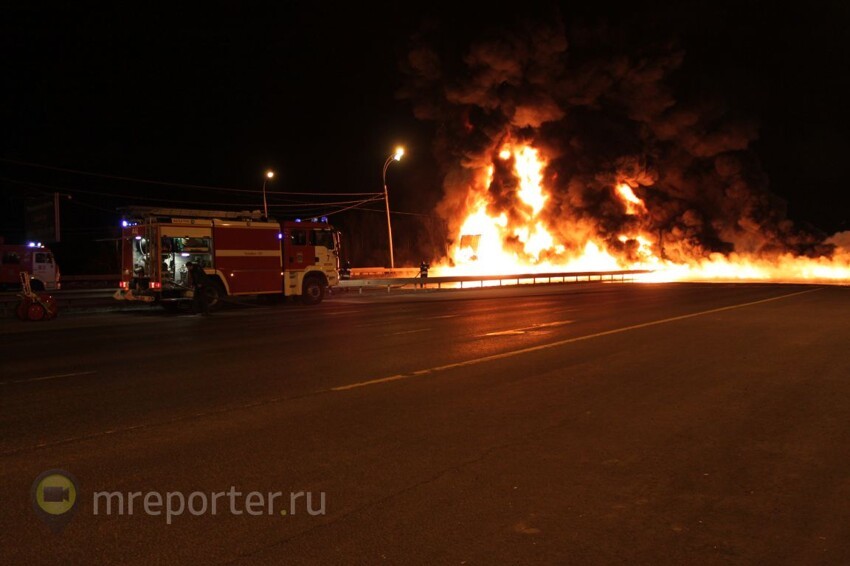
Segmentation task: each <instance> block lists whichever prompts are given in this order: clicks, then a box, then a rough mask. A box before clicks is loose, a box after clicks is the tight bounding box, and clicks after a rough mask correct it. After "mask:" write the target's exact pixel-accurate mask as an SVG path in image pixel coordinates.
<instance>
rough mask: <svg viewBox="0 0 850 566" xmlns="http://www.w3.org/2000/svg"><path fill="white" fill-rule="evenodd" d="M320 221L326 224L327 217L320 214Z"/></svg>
mask: <svg viewBox="0 0 850 566" xmlns="http://www.w3.org/2000/svg"><path fill="white" fill-rule="evenodd" d="M321 221H322V222H324V223H325V224H327V223H328V217H327V216H322V218H321Z"/></svg>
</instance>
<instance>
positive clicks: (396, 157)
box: [384, 146, 404, 270]
mask: <svg viewBox="0 0 850 566" xmlns="http://www.w3.org/2000/svg"><path fill="white" fill-rule="evenodd" d="M403 155H404V148H403V147H401V146H399V147H397V148H396V149H395V153H393V154H392V155H390V156H389V157H387V160H386V161H385V162H384V203H385V204H386V205H387V234H388V235H389V237H390V270H394V269H395V261H394V260H393V229H392V225H391V224H390V199H389V195H388V194H387V168H388V167H389V166H390V163H392V162H393V161H399V160H401V157H402V156H403Z"/></svg>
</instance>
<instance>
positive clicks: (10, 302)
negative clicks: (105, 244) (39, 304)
mask: <svg viewBox="0 0 850 566" xmlns="http://www.w3.org/2000/svg"><path fill="white" fill-rule="evenodd" d="M641 273H651V271H650V270H647V269H629V270H623V271H571V272H560V273H520V274H511V275H454V276H445V277H427V278H425V279H422V278H419V277H390V278H380V279H346V280H342V281H340V282H339V286H338V287H336V288H343V289H357V290H358V291H359V292H360V293H362V292H363V289H365V288H382V287H385V288H386V289H387V292H390V291H391V290H392V289H393V288H396V289H400V288H402V287H406V286H412V287H414V288H426V289H433V288H435V287H436V288H437V289H442V288H443V287H446V286H449V285H454V286H456V287H458V288H461V289H466V288H470V287H472V286H473V284H475V283H478V287H479V288H480V287H486V286H487V285H486V283H488V282H494V281H495V282H498V284H499V285H503V284H505V283H506V282H508V283H507V284H509V285H519V284H521V283H528V284H540V283H569V282H583V281H627V280H630V279H632V278H633V277H632V276H634V275H639V274H641ZM464 285H466V286H465V287H464ZM115 290H116V289H114V288H113V289H73V290H61V291H46V292H47V293H48V294H50V295H52V296H53V297H54V298H55V299H56V302H57V304H58V305H59V310H60V313H61V312H62V311H71V312H74V311H85V310H92V309H100V308H106V309H109V310H119V309H124V308H129V307H138V306H139V305H125V304H122V303H121V302H119V301H116V300H115V299H113V297H112V296H113V294H114V293H115ZM18 301H19V297H18V293H17V292H15V291H10V292H4V293H0V317H7V316H13V315H14V312H15V307H16V306H17V304H18Z"/></svg>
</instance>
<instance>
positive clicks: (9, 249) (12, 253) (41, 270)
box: [0, 242, 61, 291]
mask: <svg viewBox="0 0 850 566" xmlns="http://www.w3.org/2000/svg"><path fill="white" fill-rule="evenodd" d="M22 271H23V272H25V273H28V274H29V276H30V287H31V288H32V290H33V291H53V290H57V289H59V287H60V283H59V279H60V277H61V275H60V273H59V266H58V265H56V260H55V259H54V258H53V254H52V253H51V252H50V250H49V249H47V248H45V247H44V246H42V245H41V243H40V242H30V243H29V244H26V245H11V244H0V289H20V288H21V280H20V275H19V274H20V273H21V272H22Z"/></svg>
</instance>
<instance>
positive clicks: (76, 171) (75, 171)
mask: <svg viewBox="0 0 850 566" xmlns="http://www.w3.org/2000/svg"><path fill="white" fill-rule="evenodd" d="M0 161H2V162H4V163H12V164H14V165H21V166H23V167H34V168H37V169H48V170H50V171H61V172H63V173H72V174H74V175H86V176H89V177H100V178H102V179H116V180H119V181H130V182H133V183H147V184H149V185H162V186H166V187H181V188H185V189H200V190H205V191H223V192H232V193H254V194H262V193H263V191H261V190H259V191H258V190H254V189H234V188H231V187H214V186H210V185H193V184H188V183H174V182H170V181H155V180H153V179H140V178H138V177H126V176H122V175H110V174H107V173H95V172H92V171H81V170H79V169H68V168H66V167H55V166H53V165H43V164H41V163H32V162H29V161H18V160H16V159H7V158H5V157H0ZM265 192H266V194H269V195H298V196H349V195H351V196H365V195H379V194H383V193H377V192H374V193H303V192H289V191H269V190H267V191H265Z"/></svg>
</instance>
